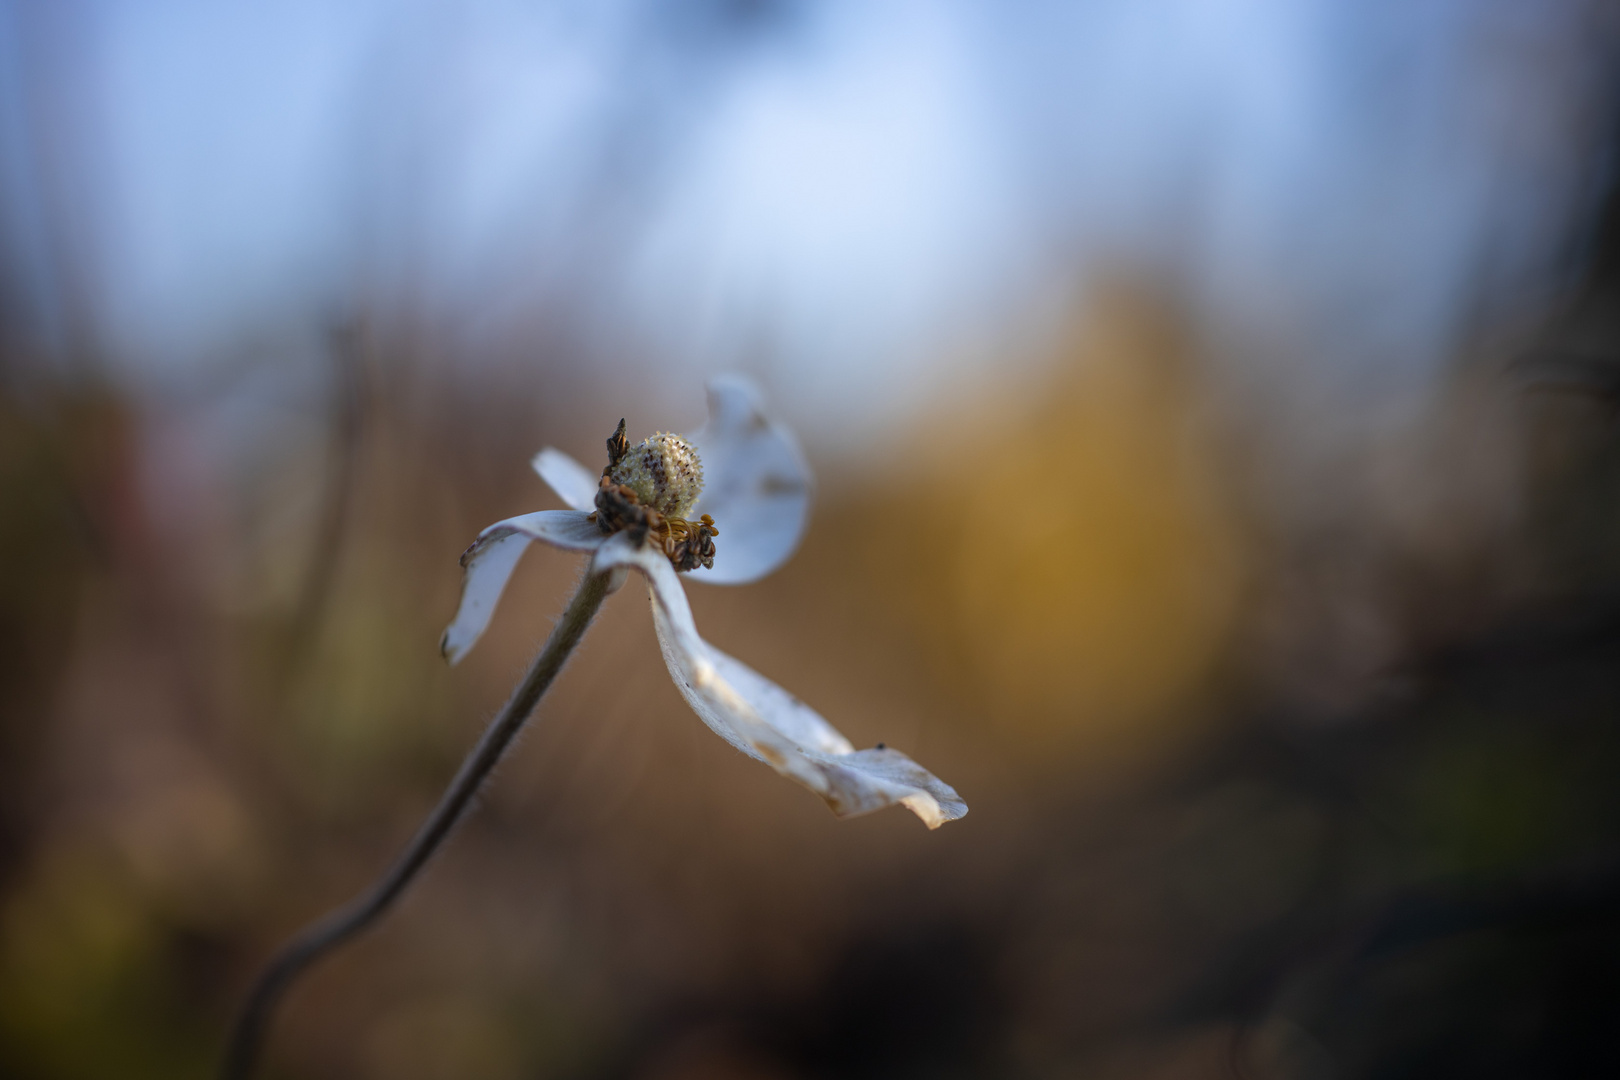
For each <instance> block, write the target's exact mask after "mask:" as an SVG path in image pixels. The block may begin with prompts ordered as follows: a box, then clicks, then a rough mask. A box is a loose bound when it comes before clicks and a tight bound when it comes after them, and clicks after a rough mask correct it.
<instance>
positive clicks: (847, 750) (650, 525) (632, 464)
mask: <svg viewBox="0 0 1620 1080" xmlns="http://www.w3.org/2000/svg"><path fill="white" fill-rule="evenodd" d="M534 468H535V471H536V472H538V473H539V474H540V476H541V477H542V478H543V479H544V480H545V481H546V482H547V483H548V484H550V485H551V487H552V489H553V490H554V491H556V493H557V495H558V496H559V497H561V499H562V500H563V502H565V503H567V504H568V505H569V506H570V507H571V508H572V509H569V510H542V511H540V512H538V513H533V514H524V515H522V516H521V517H515V518H508V519H507V520H505V521H498V522H496V523H495V524H494V525H491V526H490V527H489V528H487V529H485V530H484V531H483V532H482V533H480V534H479V536H478V539H477V540H476V541H474V542H473V545H472V546H471V547H470V548H468V549H467V551H466V553H465V554H464V555H463V556H462V558H461V563H462V566H463V567H464V568H465V578H464V581H463V585H462V594H461V607H460V610H458V611H457V613H456V618H455V621H454V622H452V623H451V624H450V627H449V629H447V630H446V631H445V632H444V639H443V642H442V645H441V648H442V649H443V651H444V655H445V657H446V658H447V659H449V661H450V662H451V663H452V664H453V663H456V662H457V661H459V660H460V659H461V658H462V657H463V656H465V655H466V653H467V650H469V649H470V648H472V646H473V643H474V642H476V641H477V640H478V638H479V636H480V635H481V634H482V633H483V632H484V628H485V627H486V626H488V625H489V619H490V616H491V615H492V614H493V613H494V610H495V602H496V601H497V600H498V599H499V598H500V594H501V592H502V590H503V589H504V588H505V587H506V582H507V580H508V579H509V578H510V577H511V576H512V571H513V570H514V569H515V568H516V566H517V563H518V559H519V558H520V557H521V556H522V554H523V552H524V550H525V549H527V547H528V546H529V543H530V542H531V541H534V540H540V541H544V542H545V543H548V544H551V545H552V546H554V547H560V548H564V549H566V550H569V551H580V552H590V553H591V566H590V571H589V572H590V573H593V574H598V573H614V574H617V575H620V576H622V575H623V574H625V573H626V572H627V571H630V570H634V571H636V572H638V573H640V574H641V575H642V576H644V577H645V578H646V579H647V587H648V592H649V593H650V595H651V598H652V609H653V625H654V627H655V628H656V629H657V631H658V642H659V646H660V648H661V650H662V652H663V654H664V663H665V664H666V665H667V666H668V668H669V673H670V676H671V677H672V678H674V680H675V685H676V687H677V688H678V689H679V690H680V692H681V695H682V696H683V697H685V698H686V700H687V703H688V704H690V705H691V706H692V709H693V711H694V712H696V713H697V714H698V716H699V717H701V718H702V720H703V722H704V723H705V724H707V725H709V727H710V728H711V729H712V730H713V731H714V732H715V734H717V735H719V736H720V737H721V738H723V739H725V740H726V741H727V742H729V743H730V744H731V745H732V746H735V747H736V748H737V749H738V750H741V751H742V752H743V753H745V754H747V755H748V756H749V757H752V758H755V759H756V760H759V761H763V762H765V763H766V764H767V765H769V766H771V767H772V768H773V769H775V770H776V771H777V772H779V773H781V774H782V775H783V776H786V777H788V778H789V779H792V780H795V781H797V782H798V783H800V784H803V785H804V786H805V787H807V788H809V789H810V790H811V791H814V792H815V793H816V794H817V795H820V796H821V797H822V798H823V799H825V800H826V802H827V805H828V806H829V807H831V808H832V810H833V812H834V813H835V814H837V815H839V816H840V817H847V816H851V815H855V814H864V813H867V812H869V811H872V810H877V809H880V808H882V807H885V806H891V805H894V804H900V805H902V806H905V807H907V808H909V809H910V810H911V811H912V812H913V813H915V814H916V815H917V816H918V817H919V818H921V819H922V820H923V822H924V823H925V824H926V825H927V826H928V827H929V828H931V829H932V828H937V827H938V826H940V825H942V824H943V823H945V822H947V821H952V820H955V819H956V818H959V817H961V816H962V815H963V814H966V813H967V804H966V803H964V802H963V801H962V800H961V798H960V797H959V796H958V795H957V794H956V792H955V791H954V790H953V789H952V788H951V787H950V785H948V784H946V783H944V782H943V781H941V780H940V779H938V778H937V777H935V776H934V775H933V774H932V773H930V772H929V771H928V770H927V769H924V768H923V767H922V766H921V765H918V764H917V763H916V762H914V761H912V760H911V759H910V758H909V757H907V756H906V755H905V754H902V753H901V752H900V751H898V750H891V749H888V748H886V747H884V746H883V745H882V744H881V743H880V744H879V745H878V746H877V748H876V749H872V750H856V749H855V747H854V746H853V745H852V744H851V743H850V741H849V740H848V739H846V738H844V736H843V735H842V734H840V733H839V732H838V730H837V729H836V728H834V727H833V726H832V725H831V724H829V723H828V722H827V721H826V720H824V719H822V717H821V715H820V714H819V713H817V712H816V711H815V710H814V709H811V708H810V707H809V706H808V705H805V704H804V703H803V702H801V701H799V700H798V699H797V698H795V697H794V696H793V695H792V694H789V693H788V692H787V691H786V690H783V689H782V688H781V687H779V686H777V685H776V684H775V683H773V682H771V681H770V680H769V679H766V678H765V677H764V676H762V675H760V674H759V673H757V672H756V671H754V670H753V669H752V668H750V667H748V666H747V665H746V664H744V663H742V662H741V661H739V660H735V659H733V658H732V657H730V656H727V655H726V654H725V653H723V652H721V651H720V650H719V649H716V648H715V647H714V646H712V645H710V644H709V643H708V642H706V641H704V640H703V639H702V638H701V637H700V636H698V632H697V624H696V623H695V622H694V621H693V619H692V609H691V607H690V606H689V605H688V604H687V601H686V592H685V590H684V589H683V588H682V587H681V581H680V577H679V572H684V573H686V574H687V575H688V576H689V577H691V578H693V579H694V580H697V581H707V582H709V583H711V584H715V585H739V584H744V583H746V582H750V581H756V580H758V579H759V578H762V577H764V576H765V575H766V574H769V573H770V572H771V571H772V570H774V569H776V568H777V567H778V566H780V565H781V564H782V563H783V562H784V561H786V559H787V558H788V556H789V555H791V554H792V553H793V550H794V548H796V547H797V546H798V543H799V537H800V536H801V534H802V533H803V532H804V525H805V521H806V518H807V516H808V511H809V506H810V491H811V482H810V469H809V466H808V465H806V464H805V461H804V456H803V455H802V454H801V453H800V452H799V449H798V445H797V444H796V443H795V441H794V439H793V436H792V435H791V434H790V433H789V432H788V431H787V430H786V429H785V428H783V427H782V426H781V425H779V424H777V423H774V422H773V421H771V420H770V419H769V418H768V417H766V415H765V413H764V411H763V410H762V409H761V407H760V402H759V395H758V393H757V391H756V390H755V389H754V387H753V385H752V384H751V383H749V382H748V381H746V380H744V379H741V378H738V377H735V376H727V377H722V378H719V379H716V380H714V381H713V382H711V383H710V384H709V422H708V423H707V424H706V425H704V426H703V427H702V428H700V429H698V430H697V431H695V432H693V433H692V434H690V435H687V436H684V437H683V436H680V435H671V434H666V433H659V434H657V435H654V436H652V437H650V438H648V439H646V440H644V441H643V442H641V443H640V444H638V445H636V446H631V445H630V443H629V441H628V440H627V439H626V438H625V435H624V422H623V421H620V423H619V428H618V430H617V431H615V432H614V433H613V436H612V437H611V438H610V439H609V440H608V467H607V468H605V469H603V470H602V472H601V473H600V474H592V473H591V471H590V470H589V469H586V468H585V467H584V466H583V465H581V464H579V462H577V461H575V460H574V459H573V458H571V457H569V456H568V455H567V454H564V453H562V452H561V451H560V450H553V449H551V448H549V447H548V448H547V449H545V450H542V451H540V453H539V454H537V455H536V456H535V458H534ZM694 515H696V516H695V517H694ZM722 532H723V535H722ZM717 537H718V538H719V539H718V540H717V539H716V538H717Z"/></svg>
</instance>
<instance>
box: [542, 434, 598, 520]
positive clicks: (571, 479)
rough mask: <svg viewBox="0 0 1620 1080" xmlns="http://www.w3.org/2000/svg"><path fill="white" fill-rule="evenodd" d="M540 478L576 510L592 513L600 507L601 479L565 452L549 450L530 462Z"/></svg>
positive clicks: (547, 448)
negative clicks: (598, 491) (597, 502)
mask: <svg viewBox="0 0 1620 1080" xmlns="http://www.w3.org/2000/svg"><path fill="white" fill-rule="evenodd" d="M529 464H530V465H532V466H534V471H535V472H537V473H539V474H540V479H542V480H544V481H545V482H546V483H548V484H550V485H551V490H552V491H555V492H556V493H557V497H558V498H560V499H561V500H562V501H563V502H565V503H567V504H568V505H569V506H571V507H573V508H574V509H575V510H583V511H585V512H586V513H590V512H591V511H592V510H593V509H595V507H596V485H597V483H598V482H599V481H600V480H601V476H600V474H598V473H593V472H591V470H589V469H587V468H586V467H585V466H583V465H581V464H580V463H579V462H577V461H575V460H574V459H573V458H571V457H569V456H568V455H567V454H565V453H563V452H562V451H561V450H556V449H553V448H552V447H549V446H548V447H546V448H545V449H544V450H542V451H540V452H539V453H538V454H536V455H534V459H533V460H532V461H530V462H529Z"/></svg>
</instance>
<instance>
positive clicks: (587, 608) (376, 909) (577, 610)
mask: <svg viewBox="0 0 1620 1080" xmlns="http://www.w3.org/2000/svg"><path fill="white" fill-rule="evenodd" d="M620 573H622V571H620ZM612 577H613V571H612V570H605V571H600V572H598V571H597V570H596V569H595V567H594V566H593V567H590V568H588V569H587V571H586V575H585V579H584V580H583V581H582V582H581V583H580V586H579V591H578V592H577V593H575V594H574V598H573V600H571V601H570V602H569V604H568V608H567V610H565V611H564V612H563V615H562V618H561V619H559V620H558V622H557V625H556V626H555V627H554V628H553V629H552V631H551V636H550V637H549V638H548V639H547V640H546V644H545V646H544V647H543V648H542V649H541V650H540V652H539V654H538V655H536V656H535V658H534V661H533V662H532V663H531V664H530V665H529V670H528V672H527V673H526V674H525V675H524V676H523V680H522V682H520V683H518V685H517V688H516V689H515V690H514V691H513V692H512V697H511V698H510V700H508V701H507V703H506V705H505V707H504V708H502V709H501V711H500V713H499V714H497V715H496V717H495V719H494V720H492V721H491V722H490V725H489V727H487V728H486V729H485V730H484V734H483V736H482V737H481V738H480V739H479V740H478V743H477V745H475V746H474V747H473V749H472V751H471V752H470V753H469V754H468V755H467V757H466V759H465V760H464V761H463V762H462V763H461V768H460V770H458V771H457V773H456V776H455V779H453V780H452V781H451V782H450V786H449V787H448V788H447V789H446V790H445V793H444V796H443V797H442V798H441V799H440V800H439V804H438V806H436V807H435V808H434V810H433V813H432V814H431V815H429V817H428V819H427V821H426V822H425V823H424V824H423V825H422V828H421V829H420V830H419V831H418V832H417V834H416V836H415V837H414V838H412V840H411V842H410V845H409V846H408V847H407V848H406V849H405V851H404V853H403V854H402V855H401V856H400V857H399V860H398V861H397V862H395V863H394V865H393V867H392V868H390V869H389V871H388V872H387V873H386V874H384V875H383V876H382V877H381V878H380V879H378V881H377V883H376V884H375V885H373V886H372V887H371V889H370V891H368V892H366V893H364V894H363V895H361V896H359V897H357V898H355V899H354V900H353V901H351V902H350V903H348V904H346V905H345V906H343V907H341V908H338V909H337V910H336V911H333V912H331V913H330V914H328V915H327V916H326V917H324V918H322V919H321V920H319V921H318V922H315V923H313V924H311V925H310V926H309V927H307V928H306V929H304V930H303V931H302V932H301V933H299V934H298V935H297V936H296V937H294V938H293V939H292V940H291V941H289V942H288V943H287V944H286V945H285V946H283V947H282V949H281V952H279V953H278V954H277V955H276V957H275V958H274V959H273V960H272V961H271V962H270V963H269V965H267V966H266V967H265V969H264V971H263V972H262V973H261V974H260V975H259V978H258V981H257V982H255V983H254V985H253V990H252V992H251V993H250V994H249V995H248V999H247V1002H246V1004H245V1005H244V1006H243V1007H242V1011H241V1013H240V1014H239V1015H238V1017H237V1021H236V1026H235V1028H234V1029H233V1030H232V1032H231V1040H230V1043H229V1045H228V1047H227V1050H226V1054H225V1061H224V1067H223V1068H222V1069H221V1071H220V1076H221V1077H222V1078H223V1080H246V1078H247V1077H248V1076H250V1075H251V1073H252V1071H253V1067H254V1064H255V1063H256V1061H257V1059H258V1056H259V1051H260V1049H261V1047H262V1046H263V1043H264V1036H265V1033H266V1031H267V1030H268V1028H269V1024H270V1021H271V1019H272V1018H273V1016H274V1013H275V1009H276V1006H277V1005H278V1004H279V1003H280V1001H281V998H282V997H283V996H284V995H285V994H286V992H287V990H288V988H289V987H291V985H292V984H293V982H294V981H295V980H296V979H297V978H298V977H299V976H300V975H301V974H303V973H304V971H306V970H307V969H308V968H309V967H310V966H311V965H312V964H314V963H315V961H317V960H319V959H320V958H321V957H323V956H325V955H326V954H327V953H329V952H331V951H332V950H334V949H336V948H337V947H338V946H340V945H342V944H344V943H345V942H347V941H348V940H350V939H351V938H353V937H355V936H356V935H358V934H360V933H361V932H362V931H364V930H366V929H367V928H369V927H370V926H371V925H372V924H373V923H375V922H376V921H377V920H378V919H379V918H381V917H382V916H383V914H385V913H386V912H387V911H388V909H389V908H390V907H392V906H393V904H394V902H395V901H396V900H398V899H399V897H400V896H401V895H402V894H403V893H404V892H405V890H406V889H407V888H409V887H410V885H411V883H412V882H413V881H415V880H416V877H417V875H418V874H420V873H421V871H422V868H423V867H425V866H426V865H427V863H428V860H429V859H431V858H432V857H433V855H434V854H435V853H436V852H437V851H438V850H439V848H440V847H441V846H442V845H443V844H444V841H445V840H446V838H448V837H449V835H450V833H451V831H452V830H454V829H455V827H456V824H457V823H458V822H460V820H461V819H462V817H463V816H465V815H466V813H467V810H468V808H469V807H470V806H471V805H472V801H473V798H474V796H476V795H477V794H478V789H479V788H480V787H482V786H483V784H484V781H485V780H487V779H488V778H489V776H490V774H491V773H492V772H493V771H494V769H495V766H496V765H497V764H498V763H499V762H500V760H501V758H502V756H504V755H505V753H506V750H507V748H508V747H510V746H511V745H512V740H513V739H514V738H515V737H516V736H517V734H518V732H519V731H521V730H522V729H523V725H524V724H526V723H527V722H528V720H529V717H530V716H531V715H532V714H533V713H534V710H535V707H536V706H537V705H538V704H539V703H540V699H541V698H542V697H543V696H545V693H546V690H547V689H549V688H550V686H551V683H552V681H553V680H554V679H555V678H556V677H557V674H558V672H560V671H561V670H562V669H563V665H564V664H565V663H567V661H568V657H569V656H570V655H571V654H572V653H573V651H574V648H575V647H576V646H577V645H578V644H579V643H580V640H581V639H582V638H584V636H585V631H586V630H587V629H589V628H590V625H591V621H592V620H593V619H594V618H595V617H596V613H597V611H598V610H599V609H600V608H601V606H602V601H603V600H605V599H607V595H608V593H610V592H611V591H613V585H612Z"/></svg>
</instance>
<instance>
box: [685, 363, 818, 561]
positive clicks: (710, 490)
mask: <svg viewBox="0 0 1620 1080" xmlns="http://www.w3.org/2000/svg"><path fill="white" fill-rule="evenodd" d="M687 438H688V439H690V440H691V441H692V443H693V445H695V446H696V447H697V450H698V456H699V457H700V458H702V460H703V494H702V495H700V496H698V501H697V506H696V507H694V508H693V511H692V513H693V514H712V515H713V516H714V521H715V524H716V525H717V526H718V527H719V529H720V537H719V539H717V540H716V541H715V548H716V554H715V557H714V566H713V567H712V568H711V569H706V570H694V571H692V574H691V576H692V578H693V580H695V581H706V582H708V583H710V584H712V585H741V584H743V583H745V582H749V581H756V580H758V579H759V578H762V577H764V576H765V575H766V574H769V573H770V572H771V571H772V570H775V569H776V568H777V567H778V566H780V565H782V563H783V562H784V561H786V559H787V557H788V556H789V555H791V554H793V549H794V548H796V547H798V546H799V538H800V537H801V536H802V535H803V534H804V526H805V521H806V520H807V518H808V517H809V513H810V492H811V487H812V482H811V478H810V466H809V465H808V464H806V463H805V460H804V455H803V454H802V453H800V451H799V444H798V443H797V442H796V441H795V440H794V438H793V435H792V433H790V432H789V431H788V430H787V429H786V428H784V427H782V426H781V425H780V424H777V423H774V422H773V421H771V420H770V419H769V418H768V417H767V416H766V415H765V412H764V410H763V408H761V406H760V395H759V391H758V390H757V389H756V388H755V387H754V384H753V383H751V382H749V381H748V380H747V379H744V378H742V377H741V376H738V375H725V376H721V377H719V378H716V379H714V380H712V381H711V382H710V383H709V422H708V423H706V424H704V425H703V427H701V428H699V429H698V430H697V431H694V432H692V434H690V435H688V436H687Z"/></svg>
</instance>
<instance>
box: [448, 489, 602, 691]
mask: <svg viewBox="0 0 1620 1080" xmlns="http://www.w3.org/2000/svg"><path fill="white" fill-rule="evenodd" d="M602 539H603V537H602V533H601V531H600V530H599V529H597V527H596V525H595V523H594V522H591V521H588V520H586V515H585V514H583V513H581V512H580V511H578V510H542V511H540V512H539V513H537V514H524V515H523V516H521V517H515V518H507V519H506V520H505V521H497V522H496V523H495V524H493V525H491V526H490V527H489V528H487V529H485V530H484V531H483V532H481V533H479V534H478V539H477V540H474V541H473V543H472V547H470V548H468V549H467V550H466V552H465V553H464V554H463V555H462V556H461V565H462V567H463V571H462V577H461V607H460V608H459V609H458V610H457V611H456V617H455V621H453V622H452V623H451V624H450V625H449V627H447V628H446V629H445V631H444V637H442V638H441V639H440V640H439V651H440V652H442V653H443V654H444V658H445V659H446V660H448V661H450V662H451V663H452V664H454V663H458V662H460V660H461V658H462V657H463V656H466V655H467V650H468V649H471V648H472V647H473V643H474V642H476V641H477V640H478V639H479V637H480V636H481V635H482V634H483V633H484V628H485V627H486V626H488V625H489V620H490V616H492V615H494V614H495V602H496V601H497V600H499V599H500V598H501V592H502V591H503V590H504V589H505V588H506V582H507V580H508V579H510V578H511V576H512V571H513V570H515V569H516V568H517V564H518V559H520V558H522V557H523V552H524V551H526V550H527V549H528V547H529V544H530V542H531V541H534V540H542V541H544V542H545V543H548V544H551V545H552V546H554V547H560V548H564V549H566V550H569V551H594V550H596V549H597V548H598V547H601V546H602Z"/></svg>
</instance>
